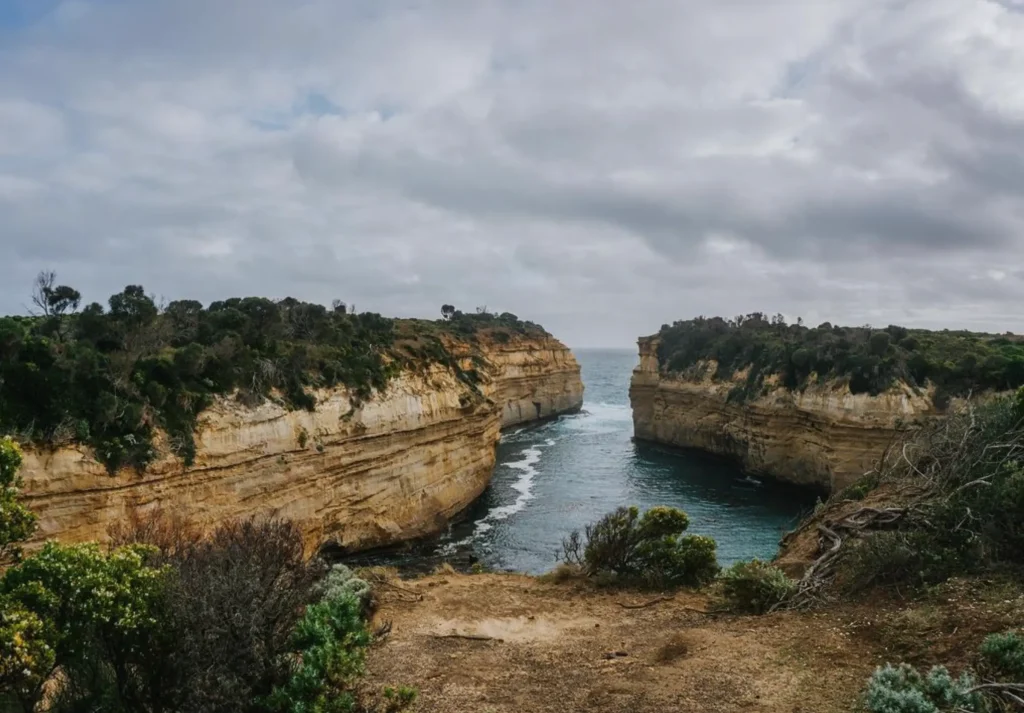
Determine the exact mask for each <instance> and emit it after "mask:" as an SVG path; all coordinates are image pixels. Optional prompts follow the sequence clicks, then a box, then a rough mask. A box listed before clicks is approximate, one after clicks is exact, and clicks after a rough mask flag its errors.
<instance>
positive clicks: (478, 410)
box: [22, 338, 583, 549]
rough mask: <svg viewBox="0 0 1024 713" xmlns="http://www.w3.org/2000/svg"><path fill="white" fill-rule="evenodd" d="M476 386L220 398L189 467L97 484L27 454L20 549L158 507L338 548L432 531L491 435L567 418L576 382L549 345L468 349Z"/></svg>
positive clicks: (73, 452)
mask: <svg viewBox="0 0 1024 713" xmlns="http://www.w3.org/2000/svg"><path fill="white" fill-rule="evenodd" d="M475 349H476V351H477V354H478V357H482V362H483V367H484V368H483V370H482V371H483V373H482V374H481V377H482V383H481V384H480V386H479V389H478V390H475V389H474V388H473V387H471V386H469V385H468V384H466V383H465V382H464V381H463V380H460V379H459V378H457V376H456V374H455V373H454V372H452V371H451V370H449V369H447V368H445V367H442V366H440V365H436V364H435V365H434V366H431V367H429V368H427V369H425V370H421V371H417V372H405V373H403V374H402V375H400V376H399V377H398V378H396V379H394V380H393V381H392V382H391V383H390V384H389V385H388V387H387V389H386V390H385V392H383V393H376V394H374V396H373V398H371V399H370V400H369V401H367V402H366V403H364V404H363V405H362V406H361V407H359V408H357V409H354V410H353V409H352V408H351V406H350V402H349V394H348V393H347V392H346V391H345V390H343V389H338V390H333V391H324V392H320V393H318V394H317V407H316V410H315V411H314V412H308V411H295V410H291V411H290V410H287V409H286V408H284V407H283V406H281V405H278V404H275V403H272V402H267V403H264V404H263V405H262V406H259V407H256V408H245V407H242V406H240V405H239V404H238V403H236V402H235V401H232V400H229V399H224V400H221V401H219V402H218V403H216V404H215V405H214V406H213V407H212V408H210V409H207V410H206V411H204V412H203V415H202V417H201V420H200V428H199V432H198V433H197V434H196V443H197V456H196V461H195V463H194V465H193V466H192V467H188V468H186V467H184V465H183V464H182V463H181V461H179V460H178V459H176V458H174V457H172V456H169V455H168V456H166V457H163V458H161V459H159V460H158V461H157V462H155V463H153V464H151V465H150V466H149V467H148V468H147V469H146V471H145V472H144V473H141V474H140V473H136V472H134V471H130V470H124V471H121V472H119V473H118V474H116V475H114V476H111V475H108V474H107V472H106V470H105V469H104V467H103V465H102V464H100V463H99V462H97V461H96V459H95V458H94V457H93V454H92V453H91V452H89V451H88V449H85V448H81V447H64V448H59V449H56V450H34V449H28V450H27V451H26V454H25V463H24V466H23V468H22V475H23V477H24V480H25V487H24V491H23V492H24V499H25V502H26V504H27V505H28V507H30V508H31V509H32V510H33V511H34V512H36V513H37V514H38V515H39V525H40V527H39V531H38V533H37V536H36V539H35V540H34V542H33V543H31V544H36V545H37V544H38V543H39V542H41V541H43V540H45V539H47V538H59V539H61V540H65V541H83V540H103V539H104V538H105V537H106V533H107V529H108V527H109V526H110V524H111V523H113V522H115V521H117V520H119V519H121V518H124V517H125V516H126V515H127V514H128V513H129V512H130V511H132V510H139V511H143V512H144V511H146V510H147V509H149V508H154V507H161V508H163V509H165V510H173V511H177V512H182V513H184V514H187V515H188V516H189V517H190V518H191V519H193V520H194V521H195V522H196V523H197V524H199V525H202V526H210V525H213V524H215V523H217V522H220V521H223V520H225V519H230V518H235V517H245V516H248V515H252V514H257V513H260V514H264V513H265V514H273V515H276V516H280V517H287V518H291V519H293V520H295V521H296V522H298V523H299V524H300V526H301V527H302V528H303V530H304V532H305V535H306V539H307V543H308V545H309V546H310V547H315V546H318V545H320V544H323V543H327V542H331V543H334V544H337V545H339V546H341V547H344V548H346V549H360V548H367V547H373V546H379V545H386V544H391V543H394V542H397V541H400V540H403V539H409V538H413V537H417V536H421V535H426V534H429V533H432V532H436V531H438V530H439V529H441V528H442V527H443V526H444V524H445V522H446V521H447V519H448V518H449V517H451V516H452V515H454V514H456V513H457V512H459V511H460V510H462V509H463V508H465V507H466V506H468V505H469V504H470V503H471V502H472V501H473V500H474V499H475V498H476V497H478V496H479V495H480V493H482V492H483V490H484V488H486V486H487V483H488V482H489V480H490V477H491V471H492V469H493V467H494V459H495V446H496V444H497V442H498V437H499V431H500V428H501V427H502V426H503V425H510V424H513V423H521V422H523V421H527V420H531V419H535V418H540V417H545V416H550V415H553V414H557V413H560V412H563V411H569V410H573V409H576V408H579V406H580V405H581V403H582V399H583V385H582V382H581V381H580V376H579V366H578V365H577V363H576V360H575V359H574V358H573V356H572V353H571V352H570V351H569V350H568V349H567V348H566V347H565V346H564V345H562V344H561V343H560V342H558V341H557V340H555V339H536V338H533V339H513V340H511V341H508V342H507V343H505V344H489V343H488V344H483V345H482V346H478V347H475Z"/></svg>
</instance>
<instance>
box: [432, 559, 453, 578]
mask: <svg viewBox="0 0 1024 713" xmlns="http://www.w3.org/2000/svg"><path fill="white" fill-rule="evenodd" d="M433 574H448V575H454V574H458V571H456V569H455V568H454V567H452V565H451V563H450V562H442V563H441V564H439V565H437V566H436V567H434V571H433Z"/></svg>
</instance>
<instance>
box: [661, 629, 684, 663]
mask: <svg viewBox="0 0 1024 713" xmlns="http://www.w3.org/2000/svg"><path fill="white" fill-rule="evenodd" d="M688 653H690V642H689V640H688V639H687V637H686V636H685V635H684V634H681V633H679V632H676V633H675V634H671V635H669V637H668V639H666V641H665V643H663V644H662V645H661V646H659V647H658V650H657V651H656V652H655V654H654V660H655V661H657V662H658V663H661V664H666V663H672V662H673V661H675V660H676V659H681V658H683V657H684V656H686V655H687V654H688Z"/></svg>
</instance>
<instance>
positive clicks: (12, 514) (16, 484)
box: [0, 438, 36, 565]
mask: <svg viewBox="0 0 1024 713" xmlns="http://www.w3.org/2000/svg"><path fill="white" fill-rule="evenodd" d="M19 467H21V450H20V449H19V448H18V444H17V443H15V442H14V441H12V440H11V439H10V438H0V565H2V564H3V563H4V562H6V561H10V560H17V559H18V557H20V556H21V547H20V543H21V542H23V541H24V540H26V539H28V538H29V536H30V535H31V534H32V533H33V532H35V529H36V516H35V515H33V514H32V513H31V512H29V511H28V510H26V509H25V507H24V506H23V505H21V503H19V502H18V489H19V488H20V487H21V478H20V477H19V476H18V468H19Z"/></svg>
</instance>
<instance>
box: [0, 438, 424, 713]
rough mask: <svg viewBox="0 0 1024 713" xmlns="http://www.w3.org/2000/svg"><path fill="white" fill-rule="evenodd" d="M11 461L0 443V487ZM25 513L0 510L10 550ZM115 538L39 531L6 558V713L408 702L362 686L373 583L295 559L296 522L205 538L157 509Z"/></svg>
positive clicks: (230, 529) (335, 709)
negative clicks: (37, 543)
mask: <svg viewBox="0 0 1024 713" xmlns="http://www.w3.org/2000/svg"><path fill="white" fill-rule="evenodd" d="M19 460H20V454H19V450H18V447H17V445H16V444H15V443H14V442H13V441H12V440H11V439H9V438H6V439H3V440H0V471H2V474H3V476H4V478H5V480H6V481H7V482H10V483H13V482H15V481H14V479H13V476H11V471H12V470H13V471H16V469H17V466H18V463H19ZM6 489H7V490H15V488H14V487H13V486H7V488H6ZM23 522H24V516H23V515H22V514H20V513H17V512H16V511H14V510H12V509H11V508H7V507H5V508H4V509H2V510H0V533H2V536H3V538H4V539H3V540H0V544H2V545H3V546H4V547H5V548H7V551H8V552H10V551H12V550H11V546H12V545H13V544H16V540H15V539H12V538H18V537H20V538H22V539H23V538H24V537H25V536H27V535H29V534H31V527H29V528H28V529H27V531H26V530H25V529H24V528H21V525H20V524H19V523H23ZM12 523H13V525H12ZM19 528H21V529H19ZM111 534H112V539H113V544H112V546H111V547H110V548H109V549H105V548H102V547H100V546H99V545H97V544H94V543H86V544H75V545H64V544H58V543H56V542H48V543H47V544H46V545H44V546H43V548H42V549H41V550H39V551H38V552H36V553H34V554H32V555H30V556H27V557H25V558H24V559H15V560H14V561H11V560H8V562H7V564H8V565H9V566H8V567H7V569H6V570H5V571H3V573H2V575H0V711H4V712H5V713H6V712H10V713H18V712H20V713H31V712H40V711H45V712H46V713H87V712H91V711H104V712H105V713H162V712H167V713H183V712H184V711H188V712H189V713H342V712H343V711H344V712H354V711H380V712H382V713H383V712H391V713H393V712H394V711H398V710H401V709H403V708H404V707H406V706H407V705H408V704H410V703H411V702H412V700H413V699H414V698H415V693H414V691H412V690H411V689H407V688H404V687H403V688H389V689H387V690H384V691H380V692H367V691H364V690H362V689H360V688H359V685H358V684H359V681H360V679H361V677H362V674H363V671H364V666H365V658H366V652H367V649H368V647H369V646H370V644H371V642H372V639H373V637H372V635H371V633H370V632H369V630H368V628H367V625H366V619H365V616H366V615H367V613H368V609H369V608H370V607H372V599H371V597H370V595H369V586H368V584H367V583H366V582H365V581H363V580H360V579H358V578H356V577H353V576H352V573H351V572H350V571H348V570H347V568H344V567H340V568H339V567H335V568H329V567H328V566H327V565H326V564H325V563H324V562H323V561H322V560H320V559H319V558H307V557H305V556H304V554H303V543H302V537H301V533H300V531H299V530H298V528H297V527H295V526H294V525H293V524H291V523H289V522H287V521H283V520H273V519H250V520H244V521H238V522H226V523H223V524H221V525H220V526H219V527H217V528H216V529H215V530H214V531H213V532H212V533H209V534H208V535H203V534H201V533H199V532H198V531H196V530H194V529H193V528H191V527H190V526H189V525H188V523H187V521H184V520H181V519H175V518H172V517H170V516H165V515H162V514H160V513H159V512H158V513H154V514H152V515H150V516H147V517H135V518H133V519H131V520H130V521H128V522H127V523H125V524H122V525H120V526H118V527H115V528H113V529H112V533H111Z"/></svg>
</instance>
